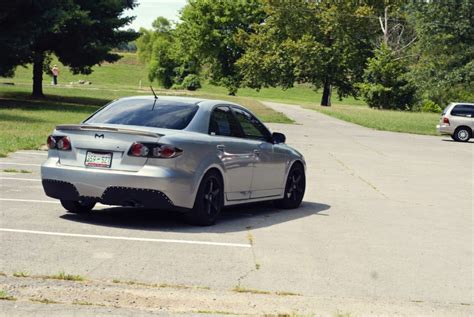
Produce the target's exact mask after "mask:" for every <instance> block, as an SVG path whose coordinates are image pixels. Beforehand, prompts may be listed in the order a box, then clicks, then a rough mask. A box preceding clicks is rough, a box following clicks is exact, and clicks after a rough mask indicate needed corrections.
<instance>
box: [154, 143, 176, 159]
mask: <svg viewBox="0 0 474 317" xmlns="http://www.w3.org/2000/svg"><path fill="white" fill-rule="evenodd" d="M181 152H182V151H180V149H178V148H175V147H174V146H171V145H160V146H157V147H155V148H154V149H153V157H161V158H172V157H175V156H178V155H179V154H181ZM178 153H179V154H178Z"/></svg>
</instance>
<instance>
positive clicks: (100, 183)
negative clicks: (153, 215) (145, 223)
mask: <svg viewBox="0 0 474 317" xmlns="http://www.w3.org/2000/svg"><path fill="white" fill-rule="evenodd" d="M41 177H42V179H43V188H44V190H45V193H46V195H48V196H50V197H53V198H56V199H67V200H78V199H81V198H88V199H92V200H95V201H98V202H101V203H103V204H108V205H136V206H143V207H147V208H157V209H161V208H163V209H170V208H192V207H193V205H194V195H195V190H194V188H193V187H192V184H193V182H192V179H193V175H192V174H191V173H186V172H183V171H179V170H173V169H170V168H164V167H158V166H147V165H146V166H144V167H143V168H142V169H140V171H138V172H128V171H117V170H109V169H98V168H86V167H77V166H64V165H61V164H60V163H59V162H58V160H57V158H54V157H51V158H49V159H48V160H47V161H46V162H45V163H44V164H43V165H42V166H41Z"/></svg>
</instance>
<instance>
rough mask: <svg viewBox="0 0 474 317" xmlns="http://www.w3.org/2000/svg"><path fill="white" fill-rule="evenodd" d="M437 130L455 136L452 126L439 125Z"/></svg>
mask: <svg viewBox="0 0 474 317" xmlns="http://www.w3.org/2000/svg"><path fill="white" fill-rule="evenodd" d="M436 130H437V131H438V132H439V133H441V134H454V129H453V128H452V127H451V126H450V125H445V124H438V125H437V126H436Z"/></svg>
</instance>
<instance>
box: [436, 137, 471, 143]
mask: <svg viewBox="0 0 474 317" xmlns="http://www.w3.org/2000/svg"><path fill="white" fill-rule="evenodd" d="M441 141H443V142H452V143H461V144H462V143H474V138H472V139H470V140H469V141H467V142H458V141H454V140H452V139H441Z"/></svg>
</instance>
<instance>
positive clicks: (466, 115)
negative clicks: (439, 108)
mask: <svg viewBox="0 0 474 317" xmlns="http://www.w3.org/2000/svg"><path fill="white" fill-rule="evenodd" d="M436 129H437V130H438V132H439V133H441V134H449V135H451V138H453V140H455V141H459V142H467V141H469V139H470V138H472V131H473V130H474V103H468V102H456V103H450V104H449V105H448V106H447V107H446V108H445V109H444V110H443V113H442V114H441V119H440V120H439V124H438V125H437V126H436Z"/></svg>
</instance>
